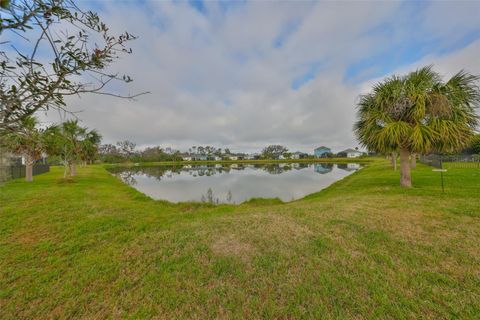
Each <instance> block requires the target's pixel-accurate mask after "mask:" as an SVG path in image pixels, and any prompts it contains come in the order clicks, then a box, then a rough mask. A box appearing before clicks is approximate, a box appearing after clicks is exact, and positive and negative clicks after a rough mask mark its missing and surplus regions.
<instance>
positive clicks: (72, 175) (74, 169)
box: [70, 161, 77, 177]
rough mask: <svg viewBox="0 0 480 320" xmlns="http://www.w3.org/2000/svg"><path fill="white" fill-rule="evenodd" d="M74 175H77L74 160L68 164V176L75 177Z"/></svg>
mask: <svg viewBox="0 0 480 320" xmlns="http://www.w3.org/2000/svg"><path fill="white" fill-rule="evenodd" d="M76 175H77V164H76V163H75V161H74V162H72V163H71V164H70V176H71V177H75V176H76Z"/></svg>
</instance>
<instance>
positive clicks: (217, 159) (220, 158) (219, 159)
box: [213, 156, 222, 161]
mask: <svg viewBox="0 0 480 320" xmlns="http://www.w3.org/2000/svg"><path fill="white" fill-rule="evenodd" d="M213 160H215V161H222V157H220V156H214V157H213Z"/></svg>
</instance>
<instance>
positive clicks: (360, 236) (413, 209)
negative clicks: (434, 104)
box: [0, 161, 480, 319]
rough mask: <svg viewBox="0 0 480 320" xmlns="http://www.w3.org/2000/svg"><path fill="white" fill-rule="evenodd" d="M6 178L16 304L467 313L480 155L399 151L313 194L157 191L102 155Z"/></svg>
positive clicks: (2, 314) (104, 310) (5, 308)
mask: <svg viewBox="0 0 480 320" xmlns="http://www.w3.org/2000/svg"><path fill="white" fill-rule="evenodd" d="M61 175H62V171H61V168H55V167H53V168H52V171H51V172H50V173H48V174H44V175H39V176H36V177H35V178H36V181H35V182H34V183H32V184H28V183H25V182H23V181H21V180H15V181H10V182H8V183H7V184H6V185H5V186H3V187H0V204H1V205H0V318H2V319H16V318H55V317H59V318H151V317H154V318H160V319H171V318H198V319H207V318H233V319H239V318H249V319H258V318H264V319H265V318H266V319H269V318H283V319H286V318H296V319H298V318H341V319H344V318H356V319H366V318H369V319H371V318H379V319H385V318H395V319H396V318H427V319H428V318H430V319H439V318H462V319H474V318H475V317H476V316H477V315H478V314H479V312H480V302H479V301H480V299H479V298H480V273H479V269H478V265H479V264H480V201H476V200H478V194H480V184H479V181H480V170H478V169H449V171H448V172H447V173H445V182H446V185H445V187H446V192H445V193H442V192H441V185H440V180H439V175H438V173H436V172H432V169H431V168H429V167H425V166H423V165H421V164H419V166H418V168H417V169H415V170H414V171H413V183H414V188H412V189H410V190H406V189H401V188H400V187H398V172H394V171H393V170H391V168H390V167H389V165H388V163H387V162H386V161H375V162H371V163H369V164H368V165H367V166H366V167H365V168H364V169H362V170H360V171H358V172H356V173H354V174H352V175H350V176H348V177H346V178H344V179H342V180H340V181H337V182H336V183H334V184H333V185H331V186H330V187H328V188H326V189H324V190H322V191H320V192H318V193H314V194H311V195H309V196H307V197H305V198H304V199H301V200H297V201H294V202H289V203H279V202H277V201H275V200H272V199H267V200H252V201H251V202H247V203H244V204H241V205H218V206H212V205H208V204H199V203H181V204H171V203H168V202H164V201H154V200H151V199H150V198H148V197H146V196H145V195H143V194H141V193H139V192H138V191H136V190H135V189H133V188H131V187H129V186H127V185H125V184H123V183H122V182H121V181H119V180H118V179H116V178H115V177H113V176H112V175H110V174H109V173H108V172H107V171H106V170H105V168H104V167H103V166H102V165H98V166H89V167H87V168H79V176H78V177H77V178H75V179H74V180H73V181H70V182H65V181H63V180H62V179H60V177H61Z"/></svg>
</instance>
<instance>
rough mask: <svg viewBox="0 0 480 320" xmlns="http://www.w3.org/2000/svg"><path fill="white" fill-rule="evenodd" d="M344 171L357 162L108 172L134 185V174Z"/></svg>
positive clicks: (156, 176)
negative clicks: (247, 170) (335, 169)
mask: <svg viewBox="0 0 480 320" xmlns="http://www.w3.org/2000/svg"><path fill="white" fill-rule="evenodd" d="M335 167H336V168H338V169H341V170H345V171H355V170H358V169H359V168H360V165H359V164H356V163H348V164H334V163H272V164H236V163H235V164H204V165H188V164H187V165H173V166H172V165H167V166H145V167H142V166H135V167H128V168H126V167H117V168H111V169H110V172H112V173H113V174H115V175H116V176H118V177H119V178H121V179H122V180H123V181H124V182H125V183H128V184H129V185H135V184H136V183H137V181H136V180H135V176H139V175H142V176H145V177H148V178H154V179H157V180H162V179H168V178H173V177H174V176H176V175H180V174H188V175H190V176H192V177H205V176H207V177H208V176H213V175H217V174H225V173H230V172H232V171H242V170H246V169H249V170H261V171H265V172H267V173H269V174H272V175H278V174H282V173H285V172H289V171H292V170H312V172H314V173H318V174H327V173H329V172H331V171H332V170H333V169H334V168H335Z"/></svg>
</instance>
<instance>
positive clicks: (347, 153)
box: [337, 149, 363, 158]
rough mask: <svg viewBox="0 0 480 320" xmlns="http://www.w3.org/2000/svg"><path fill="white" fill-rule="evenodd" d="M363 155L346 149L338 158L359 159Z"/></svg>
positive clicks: (338, 154)
mask: <svg viewBox="0 0 480 320" xmlns="http://www.w3.org/2000/svg"><path fill="white" fill-rule="evenodd" d="M362 155H363V152H361V151H358V150H355V149H346V150H343V151H340V152H339V153H337V156H338V157H342V158H358V157H360V156H362Z"/></svg>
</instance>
